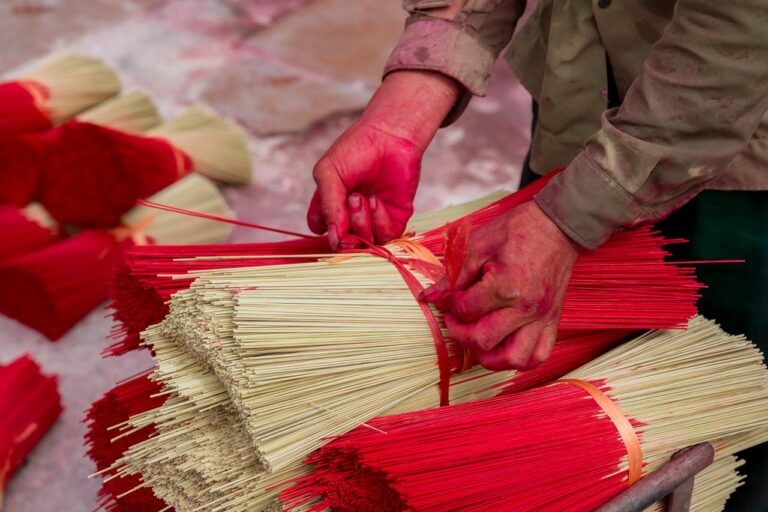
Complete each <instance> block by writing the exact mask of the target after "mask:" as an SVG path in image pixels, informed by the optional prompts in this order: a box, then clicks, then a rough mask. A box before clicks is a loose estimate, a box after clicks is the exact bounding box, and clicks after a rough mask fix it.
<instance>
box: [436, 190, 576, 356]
mask: <svg viewBox="0 0 768 512" xmlns="http://www.w3.org/2000/svg"><path fill="white" fill-rule="evenodd" d="M577 255H578V249H577V246H576V244H575V243H574V242H573V241H571V240H570V239H569V238H568V237H567V236H566V235H565V234H564V233H563V232H562V231H561V230H560V228H558V227H557V225H556V224H555V223H554V222H552V221H551V220H550V219H549V217H547V216H546V215H545V214H544V212H542V211H541V209H539V207H538V206H537V205H536V203H534V202H533V201H531V202H529V203H525V204H523V205H521V206H518V207H517V208H515V209H514V210H512V211H510V212H508V213H507V214H505V215H502V216H500V217H499V218H497V219H495V220H494V221H492V222H489V223H488V224H486V225H485V226H483V227H482V228H480V229H478V230H477V231H476V232H475V233H474V234H473V235H472V236H471V238H470V241H469V253H468V255H467V259H466V261H465V263H464V267H463V268H462V270H461V272H460V274H459V277H458V279H457V281H456V286H455V288H454V289H449V287H450V285H449V283H448V281H447V279H443V280H442V281H440V282H438V283H436V284H435V285H433V286H431V287H430V288H428V289H427V290H425V291H424V294H423V298H424V299H425V300H427V301H429V302H434V303H435V304H436V305H437V307H438V308H439V309H440V310H442V311H443V312H444V313H445V315H444V317H445V323H446V326H447V327H448V333H449V335H450V337H451V338H452V339H454V340H455V341H457V342H459V343H461V344H462V345H464V346H466V347H470V348H471V349H473V350H474V352H475V354H476V356H477V359H478V361H479V362H480V364H482V365H483V366H485V367H486V368H488V369H490V370H506V369H517V370H526V369H530V368H532V367H534V366H536V365H538V364H541V363H542V362H544V361H546V360H547V358H548V357H549V354H550V351H551V350H552V345H553V344H554V342H555V338H556V335H557V326H558V322H559V320H560V312H561V309H562V305H563V297H564V295H565V290H566V287H567V285H568V280H569V278H570V275H571V269H572V268H573V263H574V261H576V257H577Z"/></svg>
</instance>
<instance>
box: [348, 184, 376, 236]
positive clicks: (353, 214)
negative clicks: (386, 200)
mask: <svg viewBox="0 0 768 512" xmlns="http://www.w3.org/2000/svg"><path fill="white" fill-rule="evenodd" d="M347 206H348V207H349V228H350V231H351V232H352V233H354V234H356V235H357V236H359V237H360V238H362V239H364V240H367V241H369V242H371V243H373V229H372V228H371V211H370V208H369V206H368V200H367V198H365V197H363V196H362V195H361V194H358V193H353V194H350V195H349V197H348V198H347Z"/></svg>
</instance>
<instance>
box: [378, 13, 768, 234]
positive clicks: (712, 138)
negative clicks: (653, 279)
mask: <svg viewBox="0 0 768 512" xmlns="http://www.w3.org/2000/svg"><path fill="white" fill-rule="evenodd" d="M451 3H452V0H405V2H404V5H405V8H406V9H407V10H408V11H409V12H411V17H410V18H409V20H408V23H407V25H406V30H405V32H404V33H403V36H402V38H401V40H400V42H399V43H398V45H397V47H396V48H395V50H394V51H393V53H392V56H391V57H390V60H389V62H388V63H387V66H386V69H385V73H388V72H390V71H394V70H398V69H427V70H433V71H438V72H441V73H444V74H446V75H448V76H451V77H453V78H455V79H456V80H458V81H459V82H460V83H461V84H463V85H464V87H465V88H466V90H467V91H468V92H469V93H471V94H474V95H484V94H485V91H486V85H487V82H488V78H489V76H490V73H491V69H492V67H493V63H494V61H495V59H496V58H497V56H498V55H499V53H500V52H501V51H502V50H503V49H504V47H506V46H507V43H508V42H509V40H510V38H511V37H512V33H513V32H514V29H515V25H516V23H517V21H518V20H519V18H520V16H521V14H522V12H523V10H524V7H525V0H469V1H468V2H467V5H466V6H465V7H464V8H463V10H462V11H461V12H460V13H459V15H458V16H457V17H456V19H454V20H443V19H439V18H435V17H431V16H430V15H429V12H430V9H433V8H438V7H445V6H447V5H450V4H451ZM606 53H607V55H608V56H609V57H610V60H611V65H612V68H613V71H614V76H615V81H616V84H617V86H618V89H619V93H620V95H621V97H622V100H623V101H622V106H621V108H618V109H611V110H606V99H607V91H606V88H607V80H606V60H605V59H606ZM507 59H508V60H509V62H510V64H511V65H512V68H513V69H514V71H515V72H516V73H517V75H518V77H519V78H520V80H521V81H522V83H523V85H524V86H525V87H526V89H528V91H530V93H531V94H532V95H533V97H534V98H535V99H536V100H537V101H538V103H539V120H538V126H537V128H536V132H535V134H534V139H533V142H532V150H531V166H532V168H533V169H534V170H536V171H537V172H539V173H541V174H543V173H546V172H547V171H549V170H551V169H554V168H558V167H563V166H568V168H567V170H566V171H565V172H564V173H563V174H562V175H561V176H558V177H557V178H556V179H554V180H553V181H552V182H551V183H550V184H549V185H548V186H547V187H546V188H545V189H544V190H543V191H542V192H541V193H539V195H538V196H537V197H536V201H537V203H538V204H539V206H541V207H542V209H543V210H544V211H545V212H546V213H547V214H548V215H549V216H550V217H551V218H552V219H553V220H554V221H555V222H557V224H558V225H559V226H560V227H561V228H562V229H563V230H564V231H565V232H566V233H568V234H569V235H570V236H571V238H573V239H574V240H576V241H577V242H578V243H579V244H581V245H582V246H584V247H586V248H595V247H597V246H599V245H600V244H602V243H603V242H604V241H605V240H606V239H607V238H608V237H609V236H610V235H611V233H613V232H614V231H616V230H618V229H620V228H621V227H625V226H632V225H635V224H638V223H642V222H647V221H650V220H655V219H659V218H663V217H664V216H666V215H668V214H669V213H671V212H672V211H674V210H675V209H677V208H679V207H680V206H682V205H683V204H684V203H685V202H686V201H688V200H690V199H691V198H692V197H693V196H695V195H696V194H697V193H698V192H699V191H701V190H702V189H705V188H706V189H720V190H768V116H766V111H768V1H766V0H732V1H721V0H678V1H677V2H674V1H672V0H539V4H538V6H537V8H536V10H535V12H534V13H533V14H532V15H531V17H530V18H529V19H528V20H527V22H526V23H525V25H524V26H522V27H521V29H520V31H519V32H518V34H517V35H516V36H515V40H514V41H513V42H512V45H511V46H510V50H509V51H508V53H507Z"/></svg>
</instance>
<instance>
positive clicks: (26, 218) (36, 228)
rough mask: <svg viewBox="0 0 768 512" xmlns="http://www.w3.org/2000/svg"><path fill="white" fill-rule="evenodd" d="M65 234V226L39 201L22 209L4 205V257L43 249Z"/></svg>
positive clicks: (0, 254) (0, 248)
mask: <svg viewBox="0 0 768 512" xmlns="http://www.w3.org/2000/svg"><path fill="white" fill-rule="evenodd" d="M62 237H63V233H62V231H61V227H60V226H59V225H58V223H57V222H56V221H54V220H53V218H51V216H50V215H49V214H48V212H46V211H45V208H43V207H42V206H40V205H39V204H37V203H32V204H30V205H28V206H26V207H25V208H21V209H20V208H16V207H15V206H12V205H2V206H0V240H3V244H2V245H0V261H3V260H6V259H8V258H11V257H14V256H18V255H21V254H25V253H28V252H31V251H34V250H36V249H41V248H43V247H46V246H48V245H51V244H53V243H56V242H57V241H59V240H61V239H62Z"/></svg>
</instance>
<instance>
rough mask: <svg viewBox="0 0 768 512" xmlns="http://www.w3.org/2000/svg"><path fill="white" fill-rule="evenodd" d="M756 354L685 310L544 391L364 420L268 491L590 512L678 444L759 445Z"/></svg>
mask: <svg viewBox="0 0 768 512" xmlns="http://www.w3.org/2000/svg"><path fill="white" fill-rule="evenodd" d="M762 359H763V358H762V354H761V353H760V352H759V350H757V348H756V347H754V345H752V344H751V343H750V342H749V341H748V340H746V339H745V338H743V337H741V336H731V335H728V334H726V333H724V332H723V331H721V330H720V329H719V328H718V327H717V326H716V325H715V324H713V323H712V322H709V321H707V320H704V319H702V318H700V317H697V318H696V319H694V320H692V321H691V323H690V326H689V330H688V331H687V332H677V331H657V332H650V333H648V334H645V335H642V336H640V337H638V338H636V339H634V340H632V341H630V342H628V343H626V344H624V345H622V346H620V347H618V348H616V349H614V350H613V351H611V352H608V353H607V354H605V355H604V356H602V357H600V358H598V359H596V360H595V361H593V362H591V363H589V364H587V365H585V366H583V367H581V368H579V369H578V370H576V371H574V372H572V373H571V374H569V375H567V376H566V377H565V378H564V379H563V380H561V381H557V382H555V383H553V384H551V385H549V386H546V387H542V388H536V389H532V390H528V391H524V392H521V393H516V394H506V395H502V396H499V397H496V398H492V399H489V400H483V401H479V402H475V403H469V404H461V405H457V406H452V407H445V408H439V409H431V410H424V411H418V412H410V413H404V414H400V415H394V416H388V417H381V418H377V419H375V420H373V421H370V422H369V423H368V425H366V426H360V427H358V428H356V429H355V430H353V431H351V432H349V433H347V434H345V435H343V436H340V437H338V438H337V439H335V440H333V441H331V442H329V443H328V444H327V445H325V446H324V447H322V448H321V449H320V450H318V451H316V452H315V453H313V454H312V455H311V456H310V457H309V458H308V459H307V462H308V463H310V464H311V465H312V472H311V473H310V474H308V475H305V476H303V477H301V478H298V479H296V480H295V481H294V482H293V485H292V486H291V487H288V488H287V489H285V490H284V491H283V492H282V493H281V498H282V500H283V502H284V503H286V504H287V508H288V509H289V510H310V511H322V510H326V509H327V508H332V509H333V510H338V511H340V512H345V511H355V512H359V511H373V510H382V509H383V510H392V511H399V510H402V511H405V510H410V511H441V512H442V511H449V510H462V511H473V510H477V511H480V510H482V511H488V510H513V509H514V510H520V511H529V510H530V511H534V510H535V511H548V510H551V511H555V510H569V511H582V510H583V511H589V510H593V509H595V508H596V507H598V506H599V505H601V504H603V503H605V502H606V501H607V500H609V499H610V498H611V497H613V496H615V495H616V494H617V493H619V492H620V491H622V490H623V489H624V488H626V487H627V486H628V485H631V484H632V483H634V482H635V481H637V480H638V479H639V478H640V477H641V476H642V475H643V474H645V473H647V472H650V471H653V470H654V469H656V468H657V467H659V466H660V465H661V464H663V463H664V462H665V461H666V460H668V459H669V457H670V456H671V455H672V454H673V453H674V452H675V451H677V450H679V449H682V448H683V447H685V446H688V445H691V444H696V443H700V442H712V443H714V445H715V447H716V451H717V457H719V458H722V457H727V456H729V455H731V454H733V453H735V452H738V451H740V450H743V449H746V448H748V447H750V446H753V445H755V444H757V443H760V442H763V441H765V440H768V371H767V370H766V368H765V366H764V364H763V362H762ZM713 375H714V376H716V378H714V379H713ZM726 490H728V491H729V490H730V489H726ZM721 492H722V489H721ZM726 496H727V493H726ZM704 510H712V509H704Z"/></svg>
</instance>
